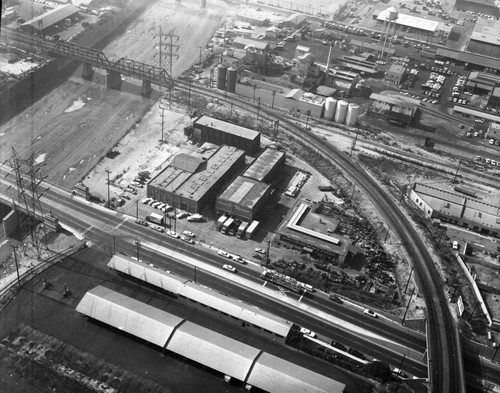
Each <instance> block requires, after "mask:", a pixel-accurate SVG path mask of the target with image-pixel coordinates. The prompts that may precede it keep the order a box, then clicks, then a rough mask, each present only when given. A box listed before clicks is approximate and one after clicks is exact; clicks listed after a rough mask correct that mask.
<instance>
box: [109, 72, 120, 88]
mask: <svg viewBox="0 0 500 393" xmlns="http://www.w3.org/2000/svg"><path fill="white" fill-rule="evenodd" d="M121 86H122V75H121V74H120V73H119V72H116V71H110V70H108V71H107V75H106V87H108V88H110V89H113V90H120V88H121Z"/></svg>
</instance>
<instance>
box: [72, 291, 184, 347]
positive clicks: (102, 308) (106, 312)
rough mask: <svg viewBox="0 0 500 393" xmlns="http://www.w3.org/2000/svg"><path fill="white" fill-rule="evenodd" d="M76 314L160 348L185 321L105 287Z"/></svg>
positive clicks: (88, 297)
mask: <svg viewBox="0 0 500 393" xmlns="http://www.w3.org/2000/svg"><path fill="white" fill-rule="evenodd" d="M76 311H78V312H79V313H81V314H85V315H87V316H88V317H91V318H93V319H95V320H97V321H100V322H103V323H106V324H108V325H110V326H113V327H115V328H117V329H120V330H123V331H125V332H127V333H130V334H133V335H134V336H136V337H139V338H141V339H143V340H145V341H148V342H150V343H153V344H155V345H158V346H160V347H163V346H164V345H165V343H166V342H167V341H168V339H169V338H170V337H171V335H172V333H173V331H174V330H175V328H176V327H177V326H179V325H180V324H181V323H182V322H183V321H184V319H183V318H179V317H177V316H175V315H172V314H169V313H166V312H164V311H162V310H159V309H157V308H155V307H152V306H150V305H148V304H146V303H142V302H139V301H138V300H135V299H133V298H131V297H128V296H125V295H122V294H121V293H118V292H115V291H113V290H111V289H109V288H106V287H103V286H101V285H99V286H97V287H95V288H93V289H91V290H90V291H88V292H87V293H86V294H85V295H84V296H83V298H82V300H81V301H80V303H78V305H77V306H76Z"/></svg>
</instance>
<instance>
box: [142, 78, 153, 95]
mask: <svg viewBox="0 0 500 393" xmlns="http://www.w3.org/2000/svg"><path fill="white" fill-rule="evenodd" d="M152 91H153V88H152V87H151V81H148V80H146V79H143V80H142V89H141V96H143V97H147V98H149V97H151V92H152Z"/></svg>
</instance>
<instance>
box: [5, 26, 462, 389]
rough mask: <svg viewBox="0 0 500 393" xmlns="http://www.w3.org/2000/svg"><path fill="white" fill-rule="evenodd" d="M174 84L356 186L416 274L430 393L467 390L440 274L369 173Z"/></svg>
mask: <svg viewBox="0 0 500 393" xmlns="http://www.w3.org/2000/svg"><path fill="white" fill-rule="evenodd" d="M15 35H16V37H15V39H19V40H21V41H24V42H26V39H27V38H26V37H24V35H22V34H15ZM13 38H14V37H13ZM29 40H31V44H32V37H29ZM41 46H42V47H44V50H47V51H49V52H50V51H51V49H52V48H53V47H54V43H52V42H45V41H43V40H42V42H41ZM175 85H176V88H177V89H180V90H184V91H187V90H188V89H189V90H190V91H191V93H198V94H201V95H203V96H208V97H214V98H217V99H225V100H226V101H228V102H231V103H233V104H234V105H236V106H237V107H242V108H243V109H244V110H245V111H247V112H249V113H253V114H256V113H257V111H258V110H259V111H260V113H259V115H260V117H261V118H263V119H267V120H269V121H275V120H279V122H280V127H281V129H282V130H284V131H286V132H288V133H290V134H291V135H293V136H294V138H296V139H297V140H299V141H300V142H301V143H303V144H304V145H306V146H308V147H310V148H312V149H314V150H317V151H318V152H319V153H321V154H322V156H323V157H324V158H325V159H327V160H329V161H330V162H331V163H332V164H333V165H336V166H337V167H339V168H340V169H341V170H342V171H343V172H344V173H345V174H346V176H347V177H348V178H350V180H351V181H352V182H354V183H356V184H357V185H358V187H359V189H361V190H362V191H363V192H364V193H365V195H366V196H367V197H369V198H370V200H371V202H372V204H373V205H374V207H375V208H376V209H377V210H378V211H379V212H380V213H381V214H383V215H384V217H385V219H386V220H387V222H388V224H389V226H390V227H391V228H392V229H393V231H394V232H395V233H397V234H398V235H399V237H400V239H401V241H402V243H403V244H404V245H405V249H406V252H407V254H408V256H409V258H410V260H411V262H412V265H413V268H414V270H415V275H416V278H417V281H418V284H419V288H420V290H421V292H422V293H423V295H424V298H425V300H426V306H427V312H428V318H427V326H428V329H427V338H428V343H429V345H428V364H429V379H430V382H431V389H432V392H434V393H447V392H450V393H462V392H466V387H465V376H464V370H463V358H462V353H461V346H460V337H459V334H458V330H457V327H456V325H455V321H454V319H453V318H452V316H451V314H450V311H449V309H448V303H447V301H446V299H445V296H444V293H443V291H442V282H441V279H440V276H439V274H438V272H437V269H436V267H435V266H434V262H433V261H432V256H431V254H430V253H429V251H428V250H427V249H426V245H425V243H424V242H423V240H422V239H421V238H420V236H419V234H418V232H417V230H416V229H415V228H414V227H413V226H412V224H411V223H410V221H409V219H408V217H407V216H406V215H405V214H404V212H403V211H402V210H401V209H400V208H399V206H398V205H397V203H396V202H395V200H394V199H393V198H392V197H391V196H388V194H387V193H385V192H384V191H383V190H382V188H381V187H380V186H379V185H378V184H377V183H376V182H375V180H374V179H373V178H371V177H370V175H369V174H368V173H366V172H365V171H364V170H363V169H361V168H360V167H358V166H357V165H355V164H354V163H353V162H352V161H351V160H350V159H349V158H348V157H347V156H345V155H344V154H343V153H341V152H339V151H337V150H336V149H335V148H334V147H332V146H331V145H329V144H327V143H325V141H324V140H323V139H322V138H321V137H319V136H317V135H315V134H313V133H307V131H304V129H302V128H301V127H299V126H297V124H296V122H295V121H294V120H290V119H288V118H287V117H284V116H282V115H280V114H276V113H274V111H273V112H272V111H271V110H269V109H266V108H265V107H260V108H259V109H257V105H255V104H253V103H251V102H249V101H248V100H244V99H241V98H239V97H235V96H233V95H227V96H226V95H224V94H223V93H219V92H215V91H213V90H211V89H207V88H203V87H200V86H196V85H188V84H186V83H184V82H181V81H178V80H177V81H175Z"/></svg>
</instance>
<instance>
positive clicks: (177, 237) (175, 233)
mask: <svg viewBox="0 0 500 393" xmlns="http://www.w3.org/2000/svg"><path fill="white" fill-rule="evenodd" d="M167 235H168V236H170V237H173V238H176V239H179V238H180V236H179V234H178V233H177V232H174V231H167Z"/></svg>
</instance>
